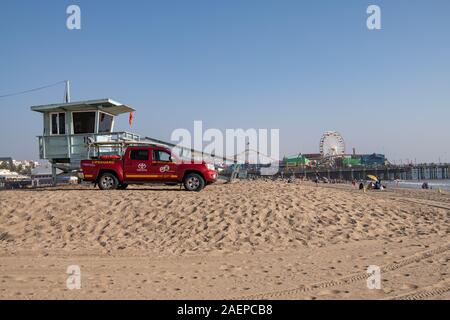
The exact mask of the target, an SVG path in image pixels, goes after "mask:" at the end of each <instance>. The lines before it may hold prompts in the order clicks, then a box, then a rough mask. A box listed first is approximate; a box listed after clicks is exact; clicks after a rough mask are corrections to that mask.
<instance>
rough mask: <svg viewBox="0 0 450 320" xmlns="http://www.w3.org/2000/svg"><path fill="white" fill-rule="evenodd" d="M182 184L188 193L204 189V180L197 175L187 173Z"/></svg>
mask: <svg viewBox="0 0 450 320" xmlns="http://www.w3.org/2000/svg"><path fill="white" fill-rule="evenodd" d="M183 184H184V187H185V188H186V190H188V191H200V190H202V189H203V188H204V187H205V180H204V179H203V177H202V176H201V175H199V174H197V173H189V174H187V175H186V177H184V179H183Z"/></svg>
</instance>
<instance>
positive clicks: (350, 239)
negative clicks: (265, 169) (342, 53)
mask: <svg viewBox="0 0 450 320" xmlns="http://www.w3.org/2000/svg"><path fill="white" fill-rule="evenodd" d="M449 246H450V194H449V193H443V194H440V193H438V192H437V191H431V190H429V191H422V190H387V191H385V192H375V191H372V192H368V193H363V192H361V191H359V190H356V189H354V188H352V187H350V186H338V185H335V186H332V185H329V186H327V185H320V186H319V187H316V186H315V185H313V184H309V183H304V182H296V183H286V182H281V181H280V182H263V181H258V182H238V183H233V184H220V183H219V184H215V185H212V186H209V187H207V188H206V189H205V190H203V191H202V192H200V193H192V192H186V191H184V190H180V189H179V187H147V186H139V187H135V186H130V188H129V189H128V190H117V191H99V190H98V189H93V188H92V187H90V186H75V187H73V186H72V187H60V188H56V189H53V188H48V189H39V190H16V191H1V192H0V298H2V299H14V298H19V299H38V298H52V299H53V298H56V299H90V298H98V299H144V298H145V299H197V298H198V299H222V298H224V299H228V298H238V299H239V298H250V299H251V298H254V299H258V298H264V299H266V298H268V299H359V298H363V299H391V298H406V299H429V298H430V299H431V298H436V299H448V298H450V292H449V290H450V289H449V288H450V275H449V271H450V267H449V260H450V250H449V249H450V247H449ZM69 265H79V266H80V269H81V280H82V282H81V283H82V287H81V289H80V290H69V289H67V287H66V279H67V277H68V275H67V274H66V269H67V267H68V266H69ZM369 265H377V266H380V268H381V271H382V287H381V290H369V289H368V288H367V285H366V278H367V273H366V270H367V267H368V266H369Z"/></svg>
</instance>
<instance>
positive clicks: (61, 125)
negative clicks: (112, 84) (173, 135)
mask: <svg viewBox="0 0 450 320" xmlns="http://www.w3.org/2000/svg"><path fill="white" fill-rule="evenodd" d="M66 94H67V95H68V91H66ZM67 100H68V99H67ZM31 110H32V111H36V112H40V113H42V115H43V134H42V135H41V136H39V137H38V139H39V156H40V158H41V159H45V160H48V161H49V162H50V163H51V164H52V176H53V182H54V184H56V169H60V170H62V171H63V172H72V171H77V170H79V169H80V160H82V159H86V158H87V157H88V145H89V143H91V142H107V141H130V140H131V141H139V140H140V136H139V135H137V134H133V133H129V132H114V131H113V130H114V121H115V117H116V116H118V115H120V114H123V113H129V112H133V111H135V110H134V109H133V108H131V107H129V106H127V105H124V104H122V103H119V102H117V101H114V100H111V99H101V100H89V101H79V102H66V103H61V104H50V105H42V106H34V107H31Z"/></svg>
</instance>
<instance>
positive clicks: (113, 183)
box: [98, 173, 119, 190]
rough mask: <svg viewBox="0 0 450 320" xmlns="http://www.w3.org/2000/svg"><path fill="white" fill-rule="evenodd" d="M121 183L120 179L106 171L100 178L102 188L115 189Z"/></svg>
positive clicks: (99, 182) (99, 183)
mask: <svg viewBox="0 0 450 320" xmlns="http://www.w3.org/2000/svg"><path fill="white" fill-rule="evenodd" d="M118 185H119V180H117V177H116V176H115V175H113V174H112V173H104V174H102V175H101V176H100V179H98V186H99V188H100V189H102V190H115V189H117V186H118Z"/></svg>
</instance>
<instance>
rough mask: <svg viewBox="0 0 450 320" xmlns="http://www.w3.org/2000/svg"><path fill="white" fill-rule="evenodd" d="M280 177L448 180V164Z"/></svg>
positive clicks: (301, 170) (291, 170)
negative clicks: (374, 177) (371, 177)
mask: <svg viewBox="0 0 450 320" xmlns="http://www.w3.org/2000/svg"><path fill="white" fill-rule="evenodd" d="M248 173H249V174H256V171H255V170H248ZM279 174H280V175H283V176H292V175H294V176H295V177H297V178H302V177H303V178H307V179H314V178H315V177H316V175H317V174H318V175H319V176H320V177H325V178H327V179H329V180H347V181H351V180H364V179H366V177H367V175H375V176H377V177H379V178H380V179H381V180H444V179H450V164H423V165H397V166H396V165H387V166H377V167H362V166H361V167H343V168H342V167H341V168H336V167H334V168H326V167H317V168H311V167H305V166H284V167H280V171H279Z"/></svg>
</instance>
